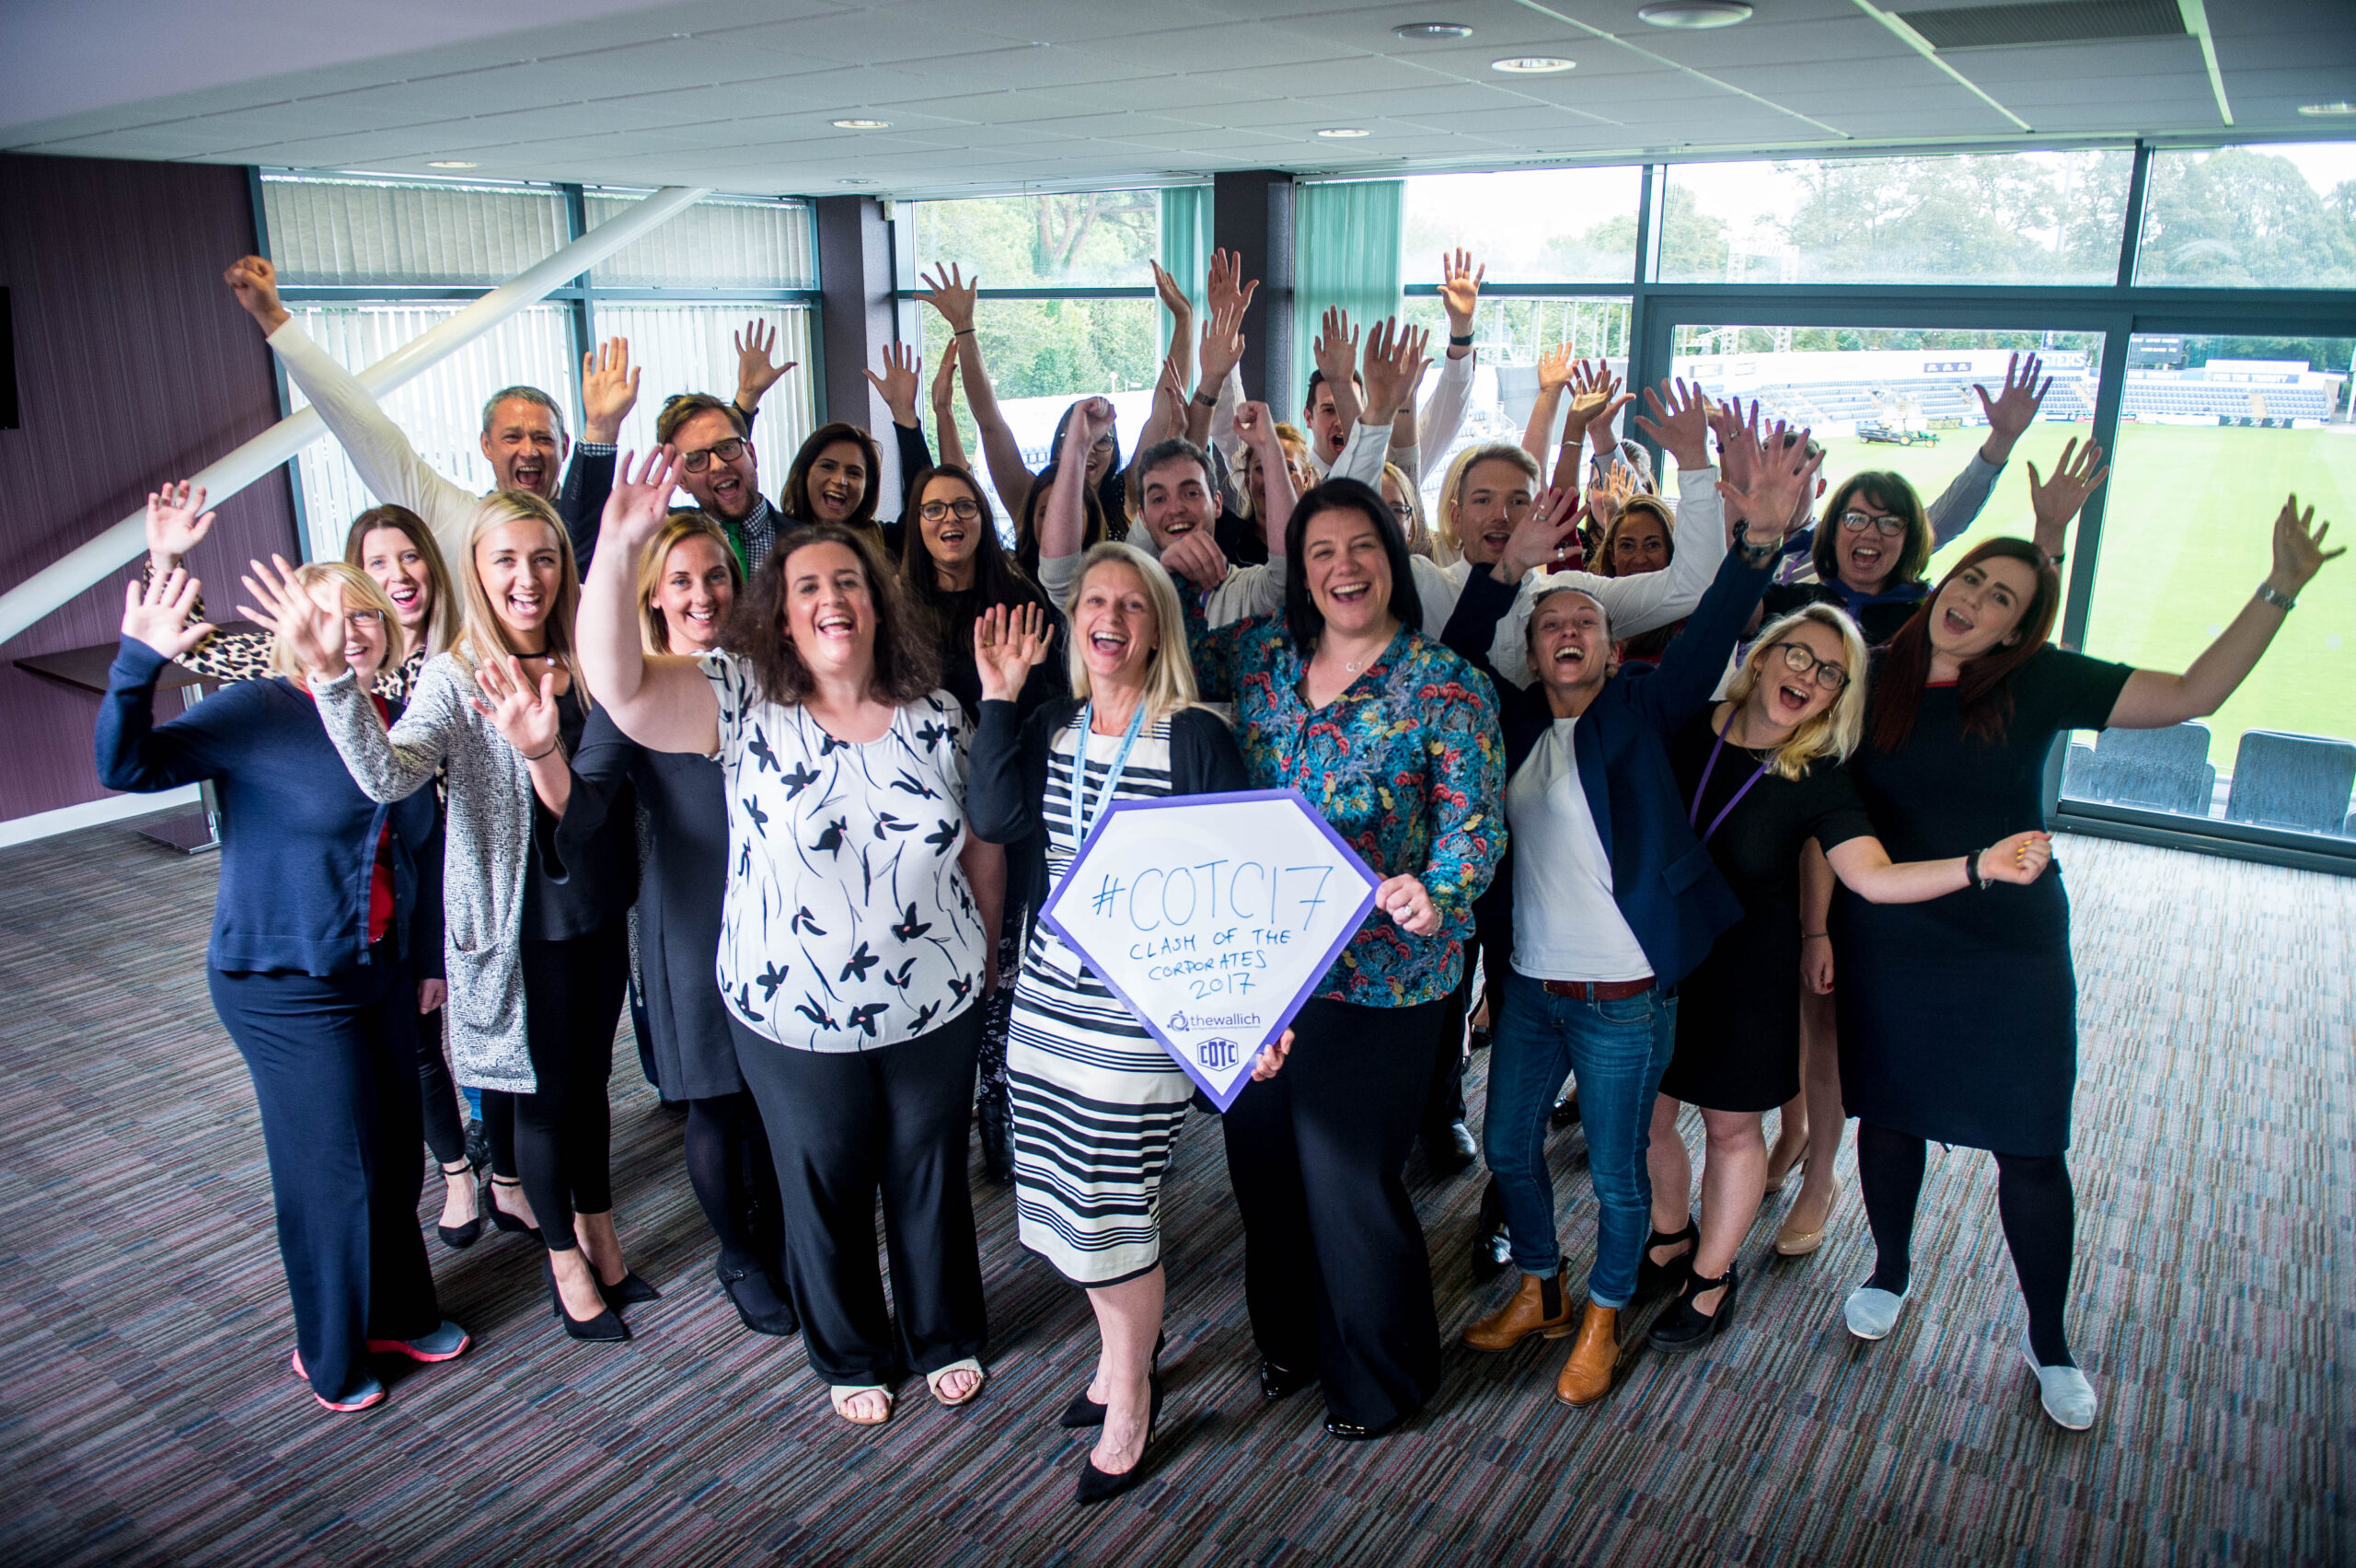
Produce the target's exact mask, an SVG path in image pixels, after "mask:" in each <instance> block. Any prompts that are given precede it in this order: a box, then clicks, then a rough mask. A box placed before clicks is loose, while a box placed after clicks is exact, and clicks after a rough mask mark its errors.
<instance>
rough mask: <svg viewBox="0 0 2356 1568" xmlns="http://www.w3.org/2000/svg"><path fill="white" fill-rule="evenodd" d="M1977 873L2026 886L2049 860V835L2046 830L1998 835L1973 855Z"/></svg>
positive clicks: (2050, 845)
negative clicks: (1987, 845)
mask: <svg viewBox="0 0 2356 1568" xmlns="http://www.w3.org/2000/svg"><path fill="white" fill-rule="evenodd" d="M1975 859H1977V860H1978V861H1979V864H1980V874H1981V876H1982V877H1985V878H1986V879H1987V880H1988V881H1990V882H2011V883H2013V884H2014V885H2015V886H2017V887H2027V885H2028V884H2029V883H2031V882H2035V881H2036V880H2037V879H2038V877H2040V876H2043V875H2044V874H2045V868H2046V867H2048V866H2050V865H2051V864H2052V863H2053V836H2052V835H2050V834H2047V833H2015V834H2014V835H2013V836H2011V837H2010V838H2000V839H1998V840H1996V842H1995V843H1994V844H1992V845H1991V846H1989V847H1987V848H1985V849H1982V850H1981V851H1980V853H1979V855H1978V856H1977V857H1975Z"/></svg>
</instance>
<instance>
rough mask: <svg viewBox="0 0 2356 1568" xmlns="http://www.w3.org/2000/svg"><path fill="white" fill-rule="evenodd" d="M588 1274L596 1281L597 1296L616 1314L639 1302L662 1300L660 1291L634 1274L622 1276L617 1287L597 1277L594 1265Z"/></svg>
mask: <svg viewBox="0 0 2356 1568" xmlns="http://www.w3.org/2000/svg"><path fill="white" fill-rule="evenodd" d="M589 1274H590V1277H591V1278H593V1279H596V1281H597V1294H598V1295H600V1296H602V1297H605V1298H606V1306H608V1307H610V1308H612V1309H614V1310H615V1311H617V1312H618V1311H620V1310H621V1309H623V1308H625V1307H635V1306H637V1305H638V1304H639V1303H640V1302H641V1301H660V1300H662V1299H663V1293H662V1292H661V1291H659V1290H657V1289H655V1288H654V1287H653V1286H651V1285H649V1284H647V1283H646V1282H645V1281H644V1280H642V1279H641V1278H639V1277H638V1275H637V1274H634V1273H625V1274H623V1275H622V1277H621V1281H620V1283H619V1284H617V1285H607V1284H606V1282H605V1280H604V1279H603V1278H601V1277H599V1276H598V1274H597V1270H596V1267H595V1264H592V1265H591V1266H590V1270H589Z"/></svg>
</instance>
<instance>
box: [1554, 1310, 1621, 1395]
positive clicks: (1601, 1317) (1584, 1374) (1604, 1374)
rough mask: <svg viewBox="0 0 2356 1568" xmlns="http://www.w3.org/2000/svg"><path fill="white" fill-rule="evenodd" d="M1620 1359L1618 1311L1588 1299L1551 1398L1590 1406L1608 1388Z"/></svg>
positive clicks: (1606, 1392)
mask: <svg viewBox="0 0 2356 1568" xmlns="http://www.w3.org/2000/svg"><path fill="white" fill-rule="evenodd" d="M1619 1360H1620V1314H1619V1312H1618V1311H1617V1310H1615V1309H1612V1308H1610V1307H1598V1306H1597V1305H1596V1304H1595V1303H1594V1302H1592V1301H1590V1302H1588V1305H1587V1315H1586V1316H1585V1317H1583V1318H1581V1319H1580V1320H1579V1337H1578V1341H1577V1343H1575V1344H1573V1345H1572V1346H1571V1358H1570V1360H1569V1361H1567V1362H1565V1363H1564V1366H1563V1375H1562V1376H1561V1377H1559V1378H1555V1379H1554V1397H1555V1398H1556V1399H1558V1400H1560V1401H1563V1402H1564V1403H1565V1404H1567V1405H1591V1404H1593V1403H1594V1402H1595V1401H1598V1400H1600V1399H1601V1398H1602V1397H1603V1396H1604V1395H1606V1394H1608V1393H1610V1392H1611V1372H1612V1368H1613V1367H1614V1366H1616V1365H1617V1364H1618V1362H1619Z"/></svg>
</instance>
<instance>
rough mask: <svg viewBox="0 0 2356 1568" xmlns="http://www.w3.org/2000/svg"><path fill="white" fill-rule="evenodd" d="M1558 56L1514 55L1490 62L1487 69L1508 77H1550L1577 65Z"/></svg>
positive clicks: (1574, 61)
mask: <svg viewBox="0 0 2356 1568" xmlns="http://www.w3.org/2000/svg"><path fill="white" fill-rule="evenodd" d="M1577 63H1578V62H1577V61H1576V60H1565V59H1564V58H1563V57H1562V56H1561V55H1559V54H1516V55H1512V56H1510V57H1508V58H1507V59H1504V60H1492V61H1490V62H1489V69H1490V70H1492V71H1503V72H1504V73H1505V74H1506V75H1508V76H1551V75H1553V74H1554V73H1555V72H1557V71H1567V70H1569V69H1570V68H1571V67H1572V66H1574V65H1576V64H1577Z"/></svg>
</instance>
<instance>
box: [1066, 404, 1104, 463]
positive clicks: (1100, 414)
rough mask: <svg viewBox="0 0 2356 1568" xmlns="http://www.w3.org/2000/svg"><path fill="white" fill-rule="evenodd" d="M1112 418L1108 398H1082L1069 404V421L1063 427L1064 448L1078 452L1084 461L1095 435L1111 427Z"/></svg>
mask: <svg viewBox="0 0 2356 1568" xmlns="http://www.w3.org/2000/svg"><path fill="white" fill-rule="evenodd" d="M1113 421H1114V410H1113V400H1112V399H1111V398H1081V399H1080V401H1079V402H1077V403H1074V404H1073V405H1072V406H1071V422H1070V424H1068V425H1067V426H1066V427H1065V429H1064V450H1065V451H1066V452H1068V453H1069V452H1077V453H1079V454H1080V457H1081V459H1082V461H1083V462H1084V461H1085V460H1086V458H1087V455H1088V452H1089V449H1090V448H1091V447H1092V446H1094V445H1095V444H1096V440H1097V437H1099V436H1101V435H1103V433H1104V432H1106V431H1108V430H1111V429H1112V428H1113Z"/></svg>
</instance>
